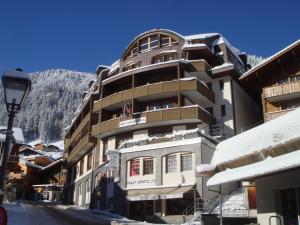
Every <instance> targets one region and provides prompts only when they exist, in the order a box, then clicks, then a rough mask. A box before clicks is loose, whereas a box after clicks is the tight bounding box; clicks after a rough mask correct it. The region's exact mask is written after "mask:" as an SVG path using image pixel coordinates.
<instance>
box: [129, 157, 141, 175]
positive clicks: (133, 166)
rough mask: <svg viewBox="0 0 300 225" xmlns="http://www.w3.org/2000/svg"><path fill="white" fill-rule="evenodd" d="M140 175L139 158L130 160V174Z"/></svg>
mask: <svg viewBox="0 0 300 225" xmlns="http://www.w3.org/2000/svg"><path fill="white" fill-rule="evenodd" d="M138 175H140V159H133V160H131V161H130V176H138Z"/></svg>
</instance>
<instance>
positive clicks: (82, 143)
mask: <svg viewBox="0 0 300 225" xmlns="http://www.w3.org/2000/svg"><path fill="white" fill-rule="evenodd" d="M91 142H92V141H91V137H90V134H89V133H88V134H86V135H85V136H84V137H83V138H82V139H81V140H80V142H79V143H78V144H77V145H76V146H75V147H74V148H73V149H72V150H71V152H70V153H69V154H64V156H65V157H67V161H68V162H70V161H72V160H74V158H75V157H76V156H77V155H78V154H79V153H82V154H84V149H86V147H87V145H88V144H89V143H91Z"/></svg>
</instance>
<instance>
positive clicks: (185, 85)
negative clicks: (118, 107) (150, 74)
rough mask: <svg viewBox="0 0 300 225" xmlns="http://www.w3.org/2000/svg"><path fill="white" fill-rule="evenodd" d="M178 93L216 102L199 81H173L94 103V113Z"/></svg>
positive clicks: (121, 93) (136, 88) (120, 93)
mask: <svg viewBox="0 0 300 225" xmlns="http://www.w3.org/2000/svg"><path fill="white" fill-rule="evenodd" d="M178 91H181V92H191V91H195V92H197V93H198V94H200V95H202V96H203V97H204V98H206V99H207V100H208V101H210V102H214V100H215V95H214V93H213V92H212V91H211V90H209V88H208V87H206V86H205V84H203V83H202V82H200V81H198V80H197V79H186V80H173V81H165V82H159V83H154V84H147V85H143V86H140V87H135V88H133V89H129V90H125V91H121V92H118V93H115V94H112V95H110V96H107V97H105V98H103V99H101V100H98V101H96V102H94V112H97V111H99V110H101V109H102V108H106V107H109V106H111V105H115V104H122V103H123V102H127V101H128V100H131V99H132V98H141V97H147V96H151V95H163V94H167V93H176V94H177V92H178Z"/></svg>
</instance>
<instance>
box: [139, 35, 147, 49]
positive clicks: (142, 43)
mask: <svg viewBox="0 0 300 225" xmlns="http://www.w3.org/2000/svg"><path fill="white" fill-rule="evenodd" d="M147 50H148V38H145V39H142V40H140V52H146V51H147Z"/></svg>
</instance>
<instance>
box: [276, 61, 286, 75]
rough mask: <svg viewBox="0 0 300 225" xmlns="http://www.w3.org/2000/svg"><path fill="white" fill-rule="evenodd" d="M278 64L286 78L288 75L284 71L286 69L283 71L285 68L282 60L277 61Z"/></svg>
mask: <svg viewBox="0 0 300 225" xmlns="http://www.w3.org/2000/svg"><path fill="white" fill-rule="evenodd" d="M277 62H278V64H279V67H280V70H281V74H282V75H283V76H286V73H285V71H284V69H283V66H282V63H281V60H280V59H277Z"/></svg>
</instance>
